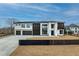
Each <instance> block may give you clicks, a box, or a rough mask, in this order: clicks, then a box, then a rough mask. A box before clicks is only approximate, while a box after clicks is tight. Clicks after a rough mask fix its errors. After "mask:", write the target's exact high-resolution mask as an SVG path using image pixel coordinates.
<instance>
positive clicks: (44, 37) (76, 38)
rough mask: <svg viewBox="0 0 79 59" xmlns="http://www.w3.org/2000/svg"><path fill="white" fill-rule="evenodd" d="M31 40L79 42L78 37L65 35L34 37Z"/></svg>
mask: <svg viewBox="0 0 79 59" xmlns="http://www.w3.org/2000/svg"><path fill="white" fill-rule="evenodd" d="M29 40H79V37H77V36H70V35H64V36H51V37H49V36H37V37H36V36H33V37H31V38H29Z"/></svg>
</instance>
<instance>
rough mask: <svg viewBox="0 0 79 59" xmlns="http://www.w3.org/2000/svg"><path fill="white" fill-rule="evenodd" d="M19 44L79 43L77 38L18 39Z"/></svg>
mask: <svg viewBox="0 0 79 59" xmlns="http://www.w3.org/2000/svg"><path fill="white" fill-rule="evenodd" d="M19 45H79V40H19Z"/></svg>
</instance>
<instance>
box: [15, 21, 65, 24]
mask: <svg viewBox="0 0 79 59" xmlns="http://www.w3.org/2000/svg"><path fill="white" fill-rule="evenodd" d="M48 22H57V23H65V22H63V21H19V22H15V23H14V24H16V23H48Z"/></svg>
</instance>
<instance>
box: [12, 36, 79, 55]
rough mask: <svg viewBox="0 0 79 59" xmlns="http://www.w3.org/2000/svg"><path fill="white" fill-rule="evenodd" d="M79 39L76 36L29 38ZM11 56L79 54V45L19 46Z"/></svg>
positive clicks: (39, 38) (35, 38)
mask: <svg viewBox="0 0 79 59" xmlns="http://www.w3.org/2000/svg"><path fill="white" fill-rule="evenodd" d="M30 39H31V40H41V39H42V40H49V39H51V40H53V39H54V40H55V39H56V40H79V37H76V36H68V35H65V36H57V37H55V36H52V37H32V38H29V40H30ZM11 56H79V45H38V46H33V45H27V46H19V47H17V49H16V50H15V51H14V52H13V53H12V54H11Z"/></svg>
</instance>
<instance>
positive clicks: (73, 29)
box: [70, 27, 79, 34]
mask: <svg viewBox="0 0 79 59" xmlns="http://www.w3.org/2000/svg"><path fill="white" fill-rule="evenodd" d="M75 28H77V29H75ZM70 30H71V31H73V34H79V28H78V27H70ZM76 31H77V32H76Z"/></svg>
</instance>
